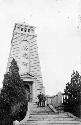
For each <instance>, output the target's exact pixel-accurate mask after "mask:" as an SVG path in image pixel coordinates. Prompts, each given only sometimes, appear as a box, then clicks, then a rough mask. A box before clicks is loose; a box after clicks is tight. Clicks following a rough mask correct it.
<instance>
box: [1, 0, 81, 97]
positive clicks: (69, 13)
mask: <svg viewBox="0 0 81 125" xmlns="http://www.w3.org/2000/svg"><path fill="white" fill-rule="evenodd" d="M80 6H81V2H80V0H0V87H1V86H2V81H3V76H4V73H5V72H6V67H7V63H8V58H9V52H10V47H11V39H12V33H13V28H14V24H15V23H22V22H26V23H27V24H29V25H34V26H36V33H37V36H38V37H37V44H38V52H39V58H40V64H41V71H42V76H43V84H44V86H45V91H46V94H48V95H54V94H56V93H58V91H62V92H63V90H64V88H65V85H66V83H67V82H69V81H70V76H71V74H72V71H73V70H77V71H78V72H79V73H81V58H80V55H81V31H80V30H81V29H80V19H81V16H80V15H81V13H80V12H81V7H80Z"/></svg>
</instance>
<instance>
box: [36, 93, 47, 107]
mask: <svg viewBox="0 0 81 125" xmlns="http://www.w3.org/2000/svg"><path fill="white" fill-rule="evenodd" d="M38 100H39V101H38V106H39V107H45V101H46V97H45V95H44V94H43V93H42V94H41V92H40V94H38Z"/></svg>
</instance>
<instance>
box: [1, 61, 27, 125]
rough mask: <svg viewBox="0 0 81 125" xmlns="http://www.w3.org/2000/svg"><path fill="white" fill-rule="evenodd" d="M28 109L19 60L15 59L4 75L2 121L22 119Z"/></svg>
mask: <svg viewBox="0 0 81 125" xmlns="http://www.w3.org/2000/svg"><path fill="white" fill-rule="evenodd" d="M26 111H27V99H26V93H25V87H24V85H23V81H22V79H21V78H20V75H19V68H18V66H17V62H16V61H15V59H13V60H12V62H11V66H10V67H9V72H8V73H6V74H5V75H4V80H3V89H2V90H1V95H0V121H1V123H2V122H3V121H4V122H5V123H7V121H8V119H9V121H10V120H11V122H12V121H13V120H19V121H20V120H22V119H23V118H24V117H25V115H26ZM6 116H7V117H6ZM1 123H0V125H1ZM8 124H9V123H8ZM4 125H6V124H4Z"/></svg>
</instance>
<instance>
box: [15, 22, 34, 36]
mask: <svg viewBox="0 0 81 125" xmlns="http://www.w3.org/2000/svg"><path fill="white" fill-rule="evenodd" d="M35 28H36V27H35V26H30V25H28V24H26V23H25V22H24V23H22V24H20V23H15V28H14V31H13V32H14V33H21V34H29V35H34V34H35Z"/></svg>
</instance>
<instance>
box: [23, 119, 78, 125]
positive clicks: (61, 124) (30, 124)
mask: <svg viewBox="0 0 81 125" xmlns="http://www.w3.org/2000/svg"><path fill="white" fill-rule="evenodd" d="M45 124H48V125H49V124H52V125H53V124H54V125H55V124H58V125H67V124H68V125H79V124H80V122H79V121H50V120H49V121H27V124H25V125H45Z"/></svg>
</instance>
